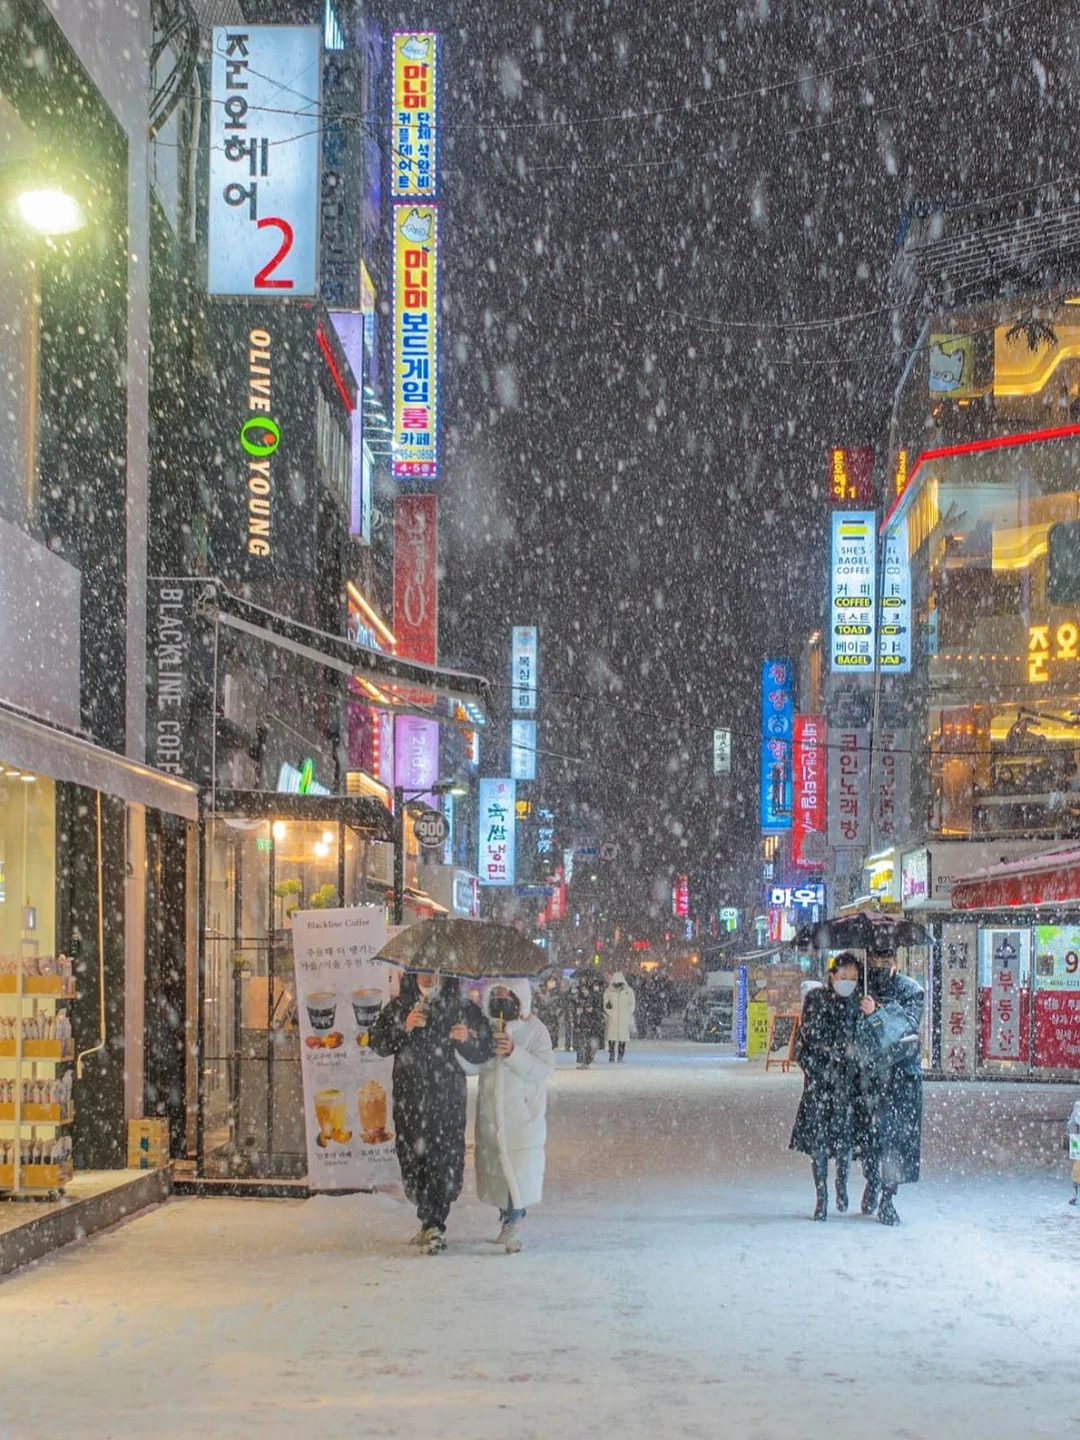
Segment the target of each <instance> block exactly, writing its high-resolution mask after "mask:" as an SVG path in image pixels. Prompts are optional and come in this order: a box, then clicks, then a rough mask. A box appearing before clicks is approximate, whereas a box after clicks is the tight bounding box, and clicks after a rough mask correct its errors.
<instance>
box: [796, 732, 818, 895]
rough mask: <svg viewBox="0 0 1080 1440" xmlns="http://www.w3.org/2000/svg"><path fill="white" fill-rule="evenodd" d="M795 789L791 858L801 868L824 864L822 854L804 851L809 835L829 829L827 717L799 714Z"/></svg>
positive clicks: (815, 867)
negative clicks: (827, 811)
mask: <svg viewBox="0 0 1080 1440" xmlns="http://www.w3.org/2000/svg"><path fill="white" fill-rule="evenodd" d="M794 729H795V738H794V753H793V761H792V790H791V858H792V861H793V862H794V864H795V866H796V868H797V869H799V870H813V869H817V868H820V866H821V863H822V857H821V855H820V854H817V855H815V856H808V855H805V854H804V853H803V846H804V844H805V843H806V837H807V835H822V837H823V839H824V830H825V717H824V716H823V715H796V716H795V726H794Z"/></svg>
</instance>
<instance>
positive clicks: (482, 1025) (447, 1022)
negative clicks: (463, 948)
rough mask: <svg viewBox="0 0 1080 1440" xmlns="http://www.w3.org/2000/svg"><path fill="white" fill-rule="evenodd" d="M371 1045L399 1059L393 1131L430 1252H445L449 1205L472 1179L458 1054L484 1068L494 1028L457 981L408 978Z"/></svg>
mask: <svg viewBox="0 0 1080 1440" xmlns="http://www.w3.org/2000/svg"><path fill="white" fill-rule="evenodd" d="M370 1044H371V1048H372V1049H373V1050H374V1051H375V1052H376V1053H377V1054H379V1055H393V1057H394V1128H395V1131H396V1142H395V1143H396V1149H397V1157H398V1163H399V1164H400V1165H401V1179H402V1183H403V1185H404V1187H405V1194H406V1195H407V1196H408V1197H409V1199H410V1200H411V1201H412V1202H413V1204H414V1205H415V1206H416V1214H417V1218H418V1219H419V1221H420V1231H419V1233H418V1234H417V1235H416V1236H415V1237H414V1241H413V1243H414V1244H418V1245H420V1246H422V1248H423V1249H424V1251H425V1253H427V1254H429V1255H431V1254H436V1253H438V1251H440V1250H445V1249H446V1240H445V1238H444V1236H445V1231H446V1219H447V1216H448V1215H449V1213H450V1206H451V1205H452V1204H453V1203H454V1201H455V1200H456V1199H457V1197H458V1196H459V1195H460V1194H461V1185H462V1181H463V1179H464V1176H465V1111H466V1085H465V1072H464V1070H462V1068H461V1066H460V1065H459V1064H458V1055H459V1054H460V1055H461V1056H462V1057H463V1058H464V1059H465V1060H468V1061H470V1062H471V1063H472V1064H473V1065H483V1063H484V1062H485V1061H486V1060H490V1059H491V1057H492V1056H493V1055H494V1053H495V1045H494V1040H493V1038H492V1034H491V1025H490V1023H489V1022H488V1019H487V1017H486V1015H484V1013H483V1011H482V1010H481V1009H480V1007H479V1006H478V1005H474V1004H473V1002H472V1001H471V1000H463V999H461V997H460V995H459V994H458V988H457V984H456V982H455V981H453V980H444V981H440V979H439V977H438V976H437V975H405V976H404V978H403V979H402V982H401V993H400V994H399V995H398V997H397V999H396V1000H392V1001H391V1002H390V1004H389V1005H387V1006H385V1008H384V1009H382V1010H381V1011H380V1012H379V1014H378V1016H377V1017H376V1020H375V1024H374V1025H373V1026H372V1027H371V1032H370Z"/></svg>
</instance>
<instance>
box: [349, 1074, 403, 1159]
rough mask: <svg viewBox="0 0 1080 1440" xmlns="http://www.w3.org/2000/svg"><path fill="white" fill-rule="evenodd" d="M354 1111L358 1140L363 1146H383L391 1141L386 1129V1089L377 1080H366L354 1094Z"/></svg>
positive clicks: (390, 1135) (391, 1137)
mask: <svg viewBox="0 0 1080 1440" xmlns="http://www.w3.org/2000/svg"><path fill="white" fill-rule="evenodd" d="M356 1109H357V1113H358V1114H359V1116H360V1138H361V1139H362V1140H363V1142H364V1144H365V1145H385V1144H387V1143H388V1142H389V1141H390V1140H393V1138H394V1137H393V1135H392V1134H391V1132H390V1131H389V1130H387V1128H386V1113H387V1096H386V1088H385V1087H384V1086H383V1085H380V1084H379V1082H378V1080H368V1081H366V1082H365V1083H364V1084H363V1085H361V1086H360V1089H359V1090H358V1091H357V1092H356Z"/></svg>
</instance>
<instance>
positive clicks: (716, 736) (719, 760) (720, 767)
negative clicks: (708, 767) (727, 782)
mask: <svg viewBox="0 0 1080 1440" xmlns="http://www.w3.org/2000/svg"><path fill="white" fill-rule="evenodd" d="M712 768H713V774H714V775H730V774H731V731H730V730H714V731H713V732H712Z"/></svg>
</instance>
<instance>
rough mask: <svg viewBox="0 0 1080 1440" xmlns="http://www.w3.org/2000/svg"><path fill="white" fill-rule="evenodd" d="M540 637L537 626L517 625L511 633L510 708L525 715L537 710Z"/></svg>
mask: <svg viewBox="0 0 1080 1440" xmlns="http://www.w3.org/2000/svg"><path fill="white" fill-rule="evenodd" d="M539 651H540V635H539V631H538V630H537V628H536V626H535V625H515V626H514V627H513V629H512V630H511V632H510V708H511V710H517V711H522V712H524V713H525V714H529V713H531V712H532V711H533V710H535V709H536V682H537V671H538V669H539V664H540V655H539Z"/></svg>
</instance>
